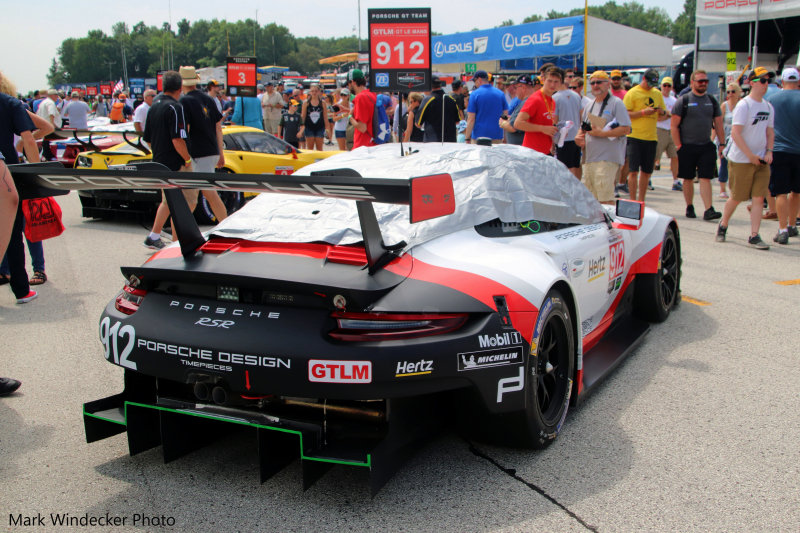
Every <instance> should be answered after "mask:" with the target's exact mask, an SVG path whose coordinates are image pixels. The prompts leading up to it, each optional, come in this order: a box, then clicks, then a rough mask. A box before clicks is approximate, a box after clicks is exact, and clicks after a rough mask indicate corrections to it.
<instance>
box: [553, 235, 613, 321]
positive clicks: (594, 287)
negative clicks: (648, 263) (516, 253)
mask: <svg viewBox="0 0 800 533" xmlns="http://www.w3.org/2000/svg"><path fill="white" fill-rule="evenodd" d="M615 231H616V230H615ZM553 236H554V237H555V238H556V239H557V240H558V242H559V243H560V245H561V250H562V253H563V256H562V266H561V269H562V271H564V273H565V275H566V276H567V277H568V278H569V279H570V282H571V283H572V287H573V290H574V291H575V295H576V297H577V300H578V308H579V310H580V318H581V330H582V332H583V335H584V336H585V335H586V334H587V333H589V332H590V331H592V330H594V329H595V328H596V327H597V326H598V325H599V323H600V321H601V320H602V318H603V316H604V314H605V312H606V311H607V310H608V301H609V295H610V293H609V287H610V286H611V283H612V280H614V279H616V278H617V277H619V274H618V271H619V257H618V253H619V243H618V242H617V241H616V236H615V237H614V239H615V242H614V243H613V244H612V243H611V242H610V239H611V237H612V236H611V235H610V233H609V228H608V225H607V224H605V223H598V224H587V225H580V226H571V227H568V228H565V229H562V230H557V231H556V232H554V234H553ZM623 263H624V261H623ZM612 274H613V276H612ZM613 283H615V282H613Z"/></svg>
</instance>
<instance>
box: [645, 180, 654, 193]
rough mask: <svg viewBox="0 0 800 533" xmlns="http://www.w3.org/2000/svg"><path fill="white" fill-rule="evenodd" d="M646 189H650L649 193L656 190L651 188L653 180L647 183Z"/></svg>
mask: <svg viewBox="0 0 800 533" xmlns="http://www.w3.org/2000/svg"><path fill="white" fill-rule="evenodd" d="M647 188H648V189H650V190H651V191H654V190H656V188H655V187H653V180H650V181H648V182H647Z"/></svg>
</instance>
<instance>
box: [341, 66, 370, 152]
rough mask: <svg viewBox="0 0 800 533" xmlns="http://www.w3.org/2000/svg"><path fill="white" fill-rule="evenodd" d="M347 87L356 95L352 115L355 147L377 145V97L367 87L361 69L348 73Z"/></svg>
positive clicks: (351, 122) (351, 121)
mask: <svg viewBox="0 0 800 533" xmlns="http://www.w3.org/2000/svg"><path fill="white" fill-rule="evenodd" d="M347 88H348V89H349V90H350V92H351V93H353V94H355V95H356V97H355V98H354V99H353V107H352V109H353V113H352V115H351V116H350V124H352V125H353V128H355V131H354V133H353V148H354V149H355V148H359V147H361V146H375V141H374V138H373V133H372V132H373V131H374V130H373V123H372V121H373V118H374V116H375V107H376V103H377V97H376V96H375V94H374V93H372V92H371V91H370V90H369V89H367V79H366V78H365V77H364V73H363V72H361V70H360V69H357V68H354V69H351V70H350V72H348V73H347Z"/></svg>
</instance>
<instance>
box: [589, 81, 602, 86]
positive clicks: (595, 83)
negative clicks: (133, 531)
mask: <svg viewBox="0 0 800 533" xmlns="http://www.w3.org/2000/svg"><path fill="white" fill-rule="evenodd" d="M589 85H603V82H602V81H590V82H589Z"/></svg>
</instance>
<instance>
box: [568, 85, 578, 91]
mask: <svg viewBox="0 0 800 533" xmlns="http://www.w3.org/2000/svg"><path fill="white" fill-rule="evenodd" d="M569 88H570V89H572V90H573V91H574V90H575V89H580V87H578V86H577V85H570V86H569Z"/></svg>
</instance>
